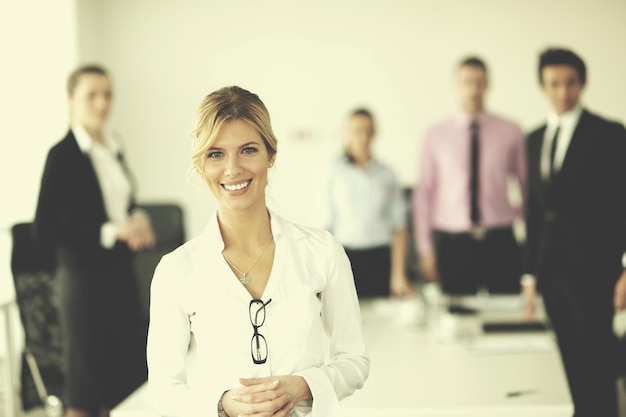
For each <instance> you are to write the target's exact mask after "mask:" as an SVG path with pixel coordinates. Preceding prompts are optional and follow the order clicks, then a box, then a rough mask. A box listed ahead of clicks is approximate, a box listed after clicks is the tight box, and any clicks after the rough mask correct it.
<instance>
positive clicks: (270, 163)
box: [267, 153, 276, 168]
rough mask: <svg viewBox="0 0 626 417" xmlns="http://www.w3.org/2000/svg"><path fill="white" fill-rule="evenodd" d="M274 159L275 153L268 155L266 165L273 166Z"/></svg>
mask: <svg viewBox="0 0 626 417" xmlns="http://www.w3.org/2000/svg"><path fill="white" fill-rule="evenodd" d="M275 161H276V154H275V153H274V154H272V156H270V159H269V160H268V161H267V167H268V168H271V167H273V166H274V162H275Z"/></svg>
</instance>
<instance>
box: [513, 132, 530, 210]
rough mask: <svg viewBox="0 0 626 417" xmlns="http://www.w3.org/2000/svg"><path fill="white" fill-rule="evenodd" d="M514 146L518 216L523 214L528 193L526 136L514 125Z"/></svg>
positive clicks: (514, 173)
mask: <svg viewBox="0 0 626 417" xmlns="http://www.w3.org/2000/svg"><path fill="white" fill-rule="evenodd" d="M515 135H516V141H515V142H516V146H515V155H514V156H513V167H512V171H513V175H514V176H515V177H516V178H517V182H518V184H519V189H520V197H521V201H520V217H521V216H522V215H523V211H524V208H525V207H526V198H527V195H528V191H527V186H528V185H527V184H528V174H527V171H528V166H527V164H526V138H525V137H524V134H523V133H522V131H521V130H520V129H519V128H517V127H516V132H515Z"/></svg>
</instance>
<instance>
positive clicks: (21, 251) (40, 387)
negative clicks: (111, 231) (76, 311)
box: [11, 223, 63, 417]
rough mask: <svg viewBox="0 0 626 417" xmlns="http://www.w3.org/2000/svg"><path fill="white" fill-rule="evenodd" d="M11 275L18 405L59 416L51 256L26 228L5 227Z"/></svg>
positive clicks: (30, 227) (57, 330)
mask: <svg viewBox="0 0 626 417" xmlns="http://www.w3.org/2000/svg"><path fill="white" fill-rule="evenodd" d="M11 235H12V240H13V249H12V251H11V271H12V273H13V281H14V285H15V297H16V301H17V305H18V308H19V311H20V320H21V322H22V326H23V328H24V337H25V340H24V351H23V352H22V370H21V378H20V380H21V391H20V395H21V400H22V408H23V409H24V410H29V409H31V408H33V407H37V406H43V407H44V409H45V411H46V414H47V415H48V416H49V417H54V416H56V415H61V413H62V404H61V401H60V400H59V397H60V395H61V391H62V387H63V374H62V359H61V335H60V326H59V319H58V307H57V305H56V304H55V297H54V271H55V265H54V255H53V252H52V250H51V249H50V248H47V247H45V246H44V245H42V244H41V243H39V242H37V240H36V239H35V235H34V231H33V224H32V223H19V224H16V225H14V226H13V227H12V228H11Z"/></svg>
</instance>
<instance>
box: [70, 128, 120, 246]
mask: <svg viewBox="0 0 626 417" xmlns="http://www.w3.org/2000/svg"><path fill="white" fill-rule="evenodd" d="M71 129H72V133H74V137H75V138H76V142H77V143H78V147H79V148H80V150H81V151H82V152H83V153H85V154H87V155H89V158H90V160H91V163H92V165H93V168H94V170H95V172H96V177H97V178H98V183H99V184H100V190H101V191H102V199H103V201H104V208H105V212H106V214H107V216H108V218H109V220H110V221H109V222H107V223H105V224H103V225H102V227H101V229H100V243H101V245H102V246H103V247H105V248H112V247H113V245H114V244H115V240H116V234H117V231H116V227H117V226H116V224H119V223H124V222H125V221H126V220H127V219H128V206H129V204H130V198H131V192H132V189H131V184H130V180H129V179H128V177H127V176H126V173H125V172H124V168H123V167H122V164H121V163H120V161H119V160H118V154H119V151H120V147H119V145H118V144H117V143H116V142H115V141H114V140H113V139H111V138H110V137H108V136H105V137H104V143H100V142H97V141H95V140H93V138H92V137H91V136H90V135H89V133H87V131H86V130H85V128H84V127H83V126H82V125H80V124H79V123H73V124H72V127H71Z"/></svg>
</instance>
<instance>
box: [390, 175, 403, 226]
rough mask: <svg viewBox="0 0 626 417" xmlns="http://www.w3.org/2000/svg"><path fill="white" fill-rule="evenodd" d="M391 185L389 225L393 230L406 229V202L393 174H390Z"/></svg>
mask: <svg viewBox="0 0 626 417" xmlns="http://www.w3.org/2000/svg"><path fill="white" fill-rule="evenodd" d="M391 183H392V189H393V195H392V199H391V207H390V213H389V214H390V217H391V222H392V223H391V224H392V226H393V229H394V230H398V229H406V223H407V219H406V216H407V214H406V202H405V200H404V195H403V194H402V187H400V184H399V183H398V180H397V178H396V176H395V175H394V174H393V173H391Z"/></svg>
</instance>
